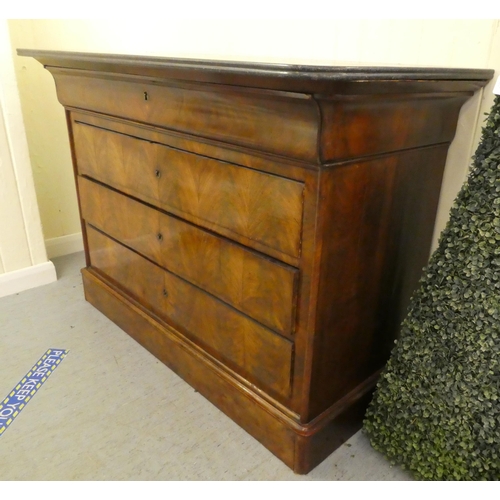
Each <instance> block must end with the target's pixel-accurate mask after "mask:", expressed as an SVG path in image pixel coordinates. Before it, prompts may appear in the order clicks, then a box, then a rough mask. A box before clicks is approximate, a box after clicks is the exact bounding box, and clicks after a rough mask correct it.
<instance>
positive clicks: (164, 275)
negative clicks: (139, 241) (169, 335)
mask: <svg viewBox="0 0 500 500" xmlns="http://www.w3.org/2000/svg"><path fill="white" fill-rule="evenodd" d="M87 237H88V240H89V248H90V263H91V266H92V267H93V268H95V269H98V270H99V271H100V272H102V273H104V274H105V275H106V276H107V277H108V278H110V279H112V280H114V282H116V283H117V284H119V286H120V287H122V288H123V289H124V290H125V291H127V292H128V293H130V294H131V295H132V296H133V297H134V298H135V299H136V300H138V301H139V302H140V303H141V304H143V305H144V306H145V307H146V308H147V309H149V310H151V311H152V312H153V313H154V314H156V315H157V316H158V317H160V318H162V319H163V320H165V321H166V322H167V323H169V324H172V325H173V326H174V328H176V329H177V330H180V331H181V332H183V333H184V334H185V335H186V336H187V337H188V338H191V339H192V340H195V341H196V343H198V344H199V345H201V346H202V347H203V348H204V349H206V350H207V352H209V353H210V354H212V355H214V356H215V357H216V358H218V359H221V360H222V361H224V362H225V363H226V364H227V365H228V366H230V367H231V368H233V369H234V370H235V371H237V372H239V373H241V374H243V375H244V376H245V377H247V378H248V379H249V380H250V381H251V382H254V383H256V384H257V385H260V386H264V387H266V388H267V389H268V390H270V391H271V392H274V393H276V394H277V395H278V396H281V398H283V397H285V398H286V397H288V396H289V393H290V389H291V387H290V376H291V370H292V367H291V363H292V352H293V344H292V342H290V341H288V340H286V339H284V338H283V337H280V336H279V335H276V334H274V333H273V332H271V331H270V330H268V329H267V328H265V327H263V326H261V325H259V324H258V323H257V322H255V321H252V320H251V319H249V318H247V317H246V316H243V315H242V314H240V313H238V312H237V311H235V310H234V309H231V308H230V307H228V306H226V305H225V304H224V303H222V302H220V301H218V300H217V299H215V298H213V297H212V296H210V295H208V294H207V293H205V292H203V291H202V290H201V289H199V288H197V287H194V286H192V285H190V284H189V283H187V282H186V281H184V280H181V279H180V278H178V277H176V276H175V275H173V274H171V273H169V272H168V271H164V270H163V269H161V268H160V267H158V266H157V265H155V264H153V263H152V262H149V261H148V260H146V259H144V258H143V257H141V256H140V255H139V254H137V253H135V252H133V251H131V250H129V249H127V248H126V247H124V246H123V245H121V244H119V243H117V242H116V241H114V240H112V239H110V238H108V237H107V236H105V235H104V234H102V233H100V232H98V231H96V230H95V229H93V228H92V227H91V226H88V225H87Z"/></svg>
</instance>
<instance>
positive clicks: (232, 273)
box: [78, 177, 298, 335]
mask: <svg viewBox="0 0 500 500" xmlns="http://www.w3.org/2000/svg"><path fill="white" fill-rule="evenodd" d="M78 187H79V192H80V205H81V210H82V217H83V219H85V220H86V221H87V222H88V223H90V224H92V225H93V226H95V227H97V228H98V229H100V230H102V231H103V232H105V233H107V234H109V235H110V236H112V237H113V238H115V239H117V240H119V241H121V242H122V243H124V244H125V245H127V246H129V247H130V248H133V249H134V250H136V251H138V252H139V253H141V254H143V255H145V256H146V257H148V258H150V259H151V260H153V261H154V262H156V263H158V264H159V265H160V266H162V267H164V268H166V269H168V270H169V271H171V272H173V273H174V274H177V275H179V276H181V277H182V278H185V279H186V280H188V281H190V282H191V283H194V284H195V285H197V286H199V287H200V288H203V289H204V290H207V291H208V292H210V293H211V294H213V295H216V296H217V297H219V298H221V299H222V300H224V301H225V302H228V303H229V304H231V305H232V306H234V307H235V308H236V309H239V310H240V311H242V312H244V313H246V314H248V315H250V316H251V317H253V318H255V319H256V320H258V321H259V322H261V323H263V324H265V325H266V326H268V327H270V328H272V329H274V330H276V331H278V332H280V333H282V334H284V335H291V332H292V322H293V310H294V301H295V297H294V292H295V282H296V276H297V273H298V271H297V270H296V269H294V268H292V267H290V266H287V265H284V264H281V263H277V262H273V261H272V260H270V259H268V258H266V257H263V256H261V255H259V254H257V253H255V252H252V251H250V250H248V249H246V248H244V247H242V246H240V245H236V244H234V243H232V242H230V241H229V240H226V239H224V238H220V237H218V236H215V235H214V234H212V233H209V232H207V231H204V230H202V229H200V228H198V227H196V226H193V225H192V224H188V223H186V222H184V221H182V220H179V219H177V218H176V217H172V216H170V215H167V214H165V213H162V212H159V211H158V210H155V209H154V208H150V207H149V206H147V205H144V204H143V203H141V202H139V201H136V200H133V199H132V198H129V197H127V196H125V195H122V194H120V193H117V192H116V191H112V190H110V189H108V188H106V187H104V186H102V185H101V184H97V183H96V182H93V181H91V180H89V179H86V178H85V177H79V178H78Z"/></svg>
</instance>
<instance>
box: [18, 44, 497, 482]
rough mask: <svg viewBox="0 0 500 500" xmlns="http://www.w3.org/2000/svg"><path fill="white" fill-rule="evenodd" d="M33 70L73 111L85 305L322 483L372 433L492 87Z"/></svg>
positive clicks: (407, 73)
mask: <svg viewBox="0 0 500 500" xmlns="http://www.w3.org/2000/svg"><path fill="white" fill-rule="evenodd" d="M18 53H19V54H21V55H27V56H32V57H35V58H37V59H38V60H39V61H40V62H42V63H43V64H44V65H45V67H46V68H47V69H48V70H49V71H50V72H51V73H52V74H53V76H54V79H55V82H56V87H57V95H58V97H59V100H60V102H61V103H62V104H63V105H64V106H65V108H66V114H67V121H68V128H69V135H70V140H71V148H72V153H73V162H74V169H75V176H76V180H77V191H78V193H79V203H80V211H81V216H82V230H83V234H84V241H85V251H86V259H87V266H86V268H85V269H84V270H83V279H84V288H85V297H86V298H87V300H88V301H89V302H90V303H92V304H93V305H95V306H96V307H97V308H98V309H99V310H101V311H102V312H103V313H104V314H106V315H107V316H108V317H109V318H110V319H111V320H112V321H114V322H115V323H116V324H117V325H119V326H120V327H121V328H123V329H124V330H125V331H126V332H127V333H129V334H130V335H131V336H132V337H133V338H134V339H136V340H137V341H138V342H139V343H141V344H142V345H143V346H144V347H146V348H147V349H148V350H150V351H151V352H152V353H153V354H154V355H155V356H157V357H158V358H159V359H161V360H162V361H163V362H164V363H165V364H167V365H168V366H169V367H171V368H172V369H173V370H175V371H176V373H178V374H179V375H180V376H181V377H183V378H184V379H185V380H186V381H187V382H188V383H190V384H191V385H192V386H193V387H195V388H196V389H197V390H198V391H199V392H200V393H201V394H203V395H204V396H205V397H206V398H208V399H209V400H210V401H212V402H213V403H214V404H215V405H217V407H219V408H220V409H221V410H222V411H224V412H225V413H226V414H227V415H229V416H230V417H231V418H232V419H233V420H235V421H236V422H237V423H238V424H239V425H241V426H242V427H243V428H244V429H246V430H247V431H248V432H249V433H250V434H251V435H253V436H254V437H255V438H256V439H258V440H259V441H260V442H261V443H263V444H264V445H265V446H266V447H267V448H268V449H269V450H271V451H272V452H273V453H274V454H275V455H276V456H278V457H279V458H280V459H281V460H283V461H284V462H285V463H286V464H287V465H288V466H290V467H291V468H293V470H294V471H296V472H298V473H307V472H308V471H310V470H311V469H312V468H314V467H315V466H316V465H317V464H318V463H320V462H321V461H322V460H323V459H324V458H326V457H327V456H328V455H329V454H330V453H331V452H332V451H333V450H334V449H335V448H337V447H338V446H339V445H340V444H342V443H343V442H344V441H345V440H346V439H348V438H349V437H350V436H351V435H352V434H353V433H354V432H356V431H357V430H358V429H359V428H360V425H361V420H362V416H363V413H364V410H365V408H366V405H367V404H368V402H369V400H370V397H371V392H372V390H373V388H374V386H375V384H376V381H377V377H378V375H379V373H380V370H381V369H382V368H383V366H384V364H385V362H386V361H387V359H388V356H389V354H390V350H391V348H392V345H393V341H394V339H395V338H396V337H397V334H398V331H399V325H400V323H401V320H402V319H403V318H404V315H405V311H406V308H407V305H408V303H409V299H410V296H411V294H412V292H413V290H414V289H415V287H416V285H417V283H418V279H419V278H420V273H421V270H422V267H423V266H424V265H425V264H426V261H427V258H428V255H429V250H430V243H431V238H432V232H433V226H434V218H435V214H436V208H437V203H438V199H439V192H440V186H441V178H442V173H443V167H444V164H445V161H446V154H447V151H448V146H449V143H450V141H451V140H452V139H453V135H454V133H455V128H456V123H457V118H458V113H459V111H460V108H461V106H462V104H463V103H464V102H465V101H466V100H467V99H468V98H469V97H470V96H471V95H472V94H473V92H474V91H476V90H478V89H480V88H481V87H482V86H484V85H485V84H486V82H487V80H488V79H490V78H491V77H492V76H493V71H490V70H473V69H441V68H359V67H347V68H341V67H318V66H310V67H308V66H298V65H295V66H294V65H272V64H271V65H266V64H249V63H231V62H221V61H195V60H182V59H166V58H154V57H139V56H113V55H102V54H81V53H65V52H51V51H29V50H19V51H18ZM199 418H200V419H202V418H204V415H199ZM167 428H168V426H166V429H167ZM166 432H168V431H166ZM214 446H215V443H214Z"/></svg>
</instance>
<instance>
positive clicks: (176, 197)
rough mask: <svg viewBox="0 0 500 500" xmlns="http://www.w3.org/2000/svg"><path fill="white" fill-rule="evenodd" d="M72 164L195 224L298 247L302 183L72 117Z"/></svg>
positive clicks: (292, 249) (283, 248)
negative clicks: (75, 121)
mask: <svg viewBox="0 0 500 500" xmlns="http://www.w3.org/2000/svg"><path fill="white" fill-rule="evenodd" d="M73 134H74V138H75V149H76V152H77V158H78V159H77V163H78V171H79V173H80V174H83V175H88V176H89V177H92V178H94V179H97V180H99V181H101V182H104V183H105V184H109V185H111V186H114V187H116V188H117V189H120V190H121V191H123V192H124V193H127V194H130V195H132V196H136V197H137V198H139V199H142V200H144V201H146V202H148V203H151V204H153V205H156V206H158V207H160V208H162V209H164V210H166V211H169V212H172V213H174V214H177V215H186V214H188V215H191V216H193V217H194V218H195V219H196V221H199V222H200V225H203V226H204V227H207V228H209V229H212V230H214V231H217V232H221V229H220V228H224V229H226V231H225V232H226V233H227V231H230V232H231V233H235V234H238V235H241V236H244V237H245V238H246V239H247V240H246V241H247V243H248V244H249V245H250V246H251V242H252V241H257V242H259V243H261V244H262V245H265V246H267V247H269V248H271V249H276V250H278V251H280V252H283V253H285V254H288V255H291V256H294V257H297V256H299V254H300V233H301V229H302V204H303V194H302V193H303V184H301V183H299V182H295V181H291V180H289V179H284V178H282V177H277V176H274V175H269V174H265V173H263V172H258V171H255V170H251V169H248V168H243V167H238V166H235V165H231V164H228V163H223V162H220V161H217V160H212V159H210V158H204V157H201V156H196V155H192V154H189V153H186V152H183V151H177V150H174V149H172V148H168V147H166V146H162V145H159V144H154V143H150V142H146V141H142V140H139V139H136V138H133V137H128V136H125V135H122V134H116V133H113V132H108V131H105V130H101V129H97V128H94V127H90V126H88V125H79V124H77V125H76V126H75V127H74V128H73Z"/></svg>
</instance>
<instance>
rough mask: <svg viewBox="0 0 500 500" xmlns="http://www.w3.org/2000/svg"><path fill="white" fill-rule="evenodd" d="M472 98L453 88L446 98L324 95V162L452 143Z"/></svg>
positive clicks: (431, 96) (441, 96) (322, 130)
mask: <svg viewBox="0 0 500 500" xmlns="http://www.w3.org/2000/svg"><path fill="white" fill-rule="evenodd" d="M468 97H469V95H468V94H464V93H461V94H459V93H456V94H455V93H453V92H449V93H448V94H446V96H443V95H439V94H430V93H426V94H416V95H415V94H396V95H394V96H391V97H390V98H388V97H387V96H384V97H380V96H375V97H374V96H334V97H330V98H328V99H322V100H321V109H322V125H323V126H322V128H321V141H320V144H321V158H322V161H324V162H331V161H339V160H348V159H352V158H359V157H363V156H368V155H374V154H381V153H387V152H389V151H398V150H401V149H409V148H415V147H421V146H428V145H432V144H437V143H448V142H450V141H451V140H452V139H453V137H454V135H455V124H456V122H457V119H458V113H459V112H460V108H461V107H462V104H463V103H464V102H465V101H466V100H467V99H468ZM339 123H341V124H342V126H341V127H338V124H339Z"/></svg>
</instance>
